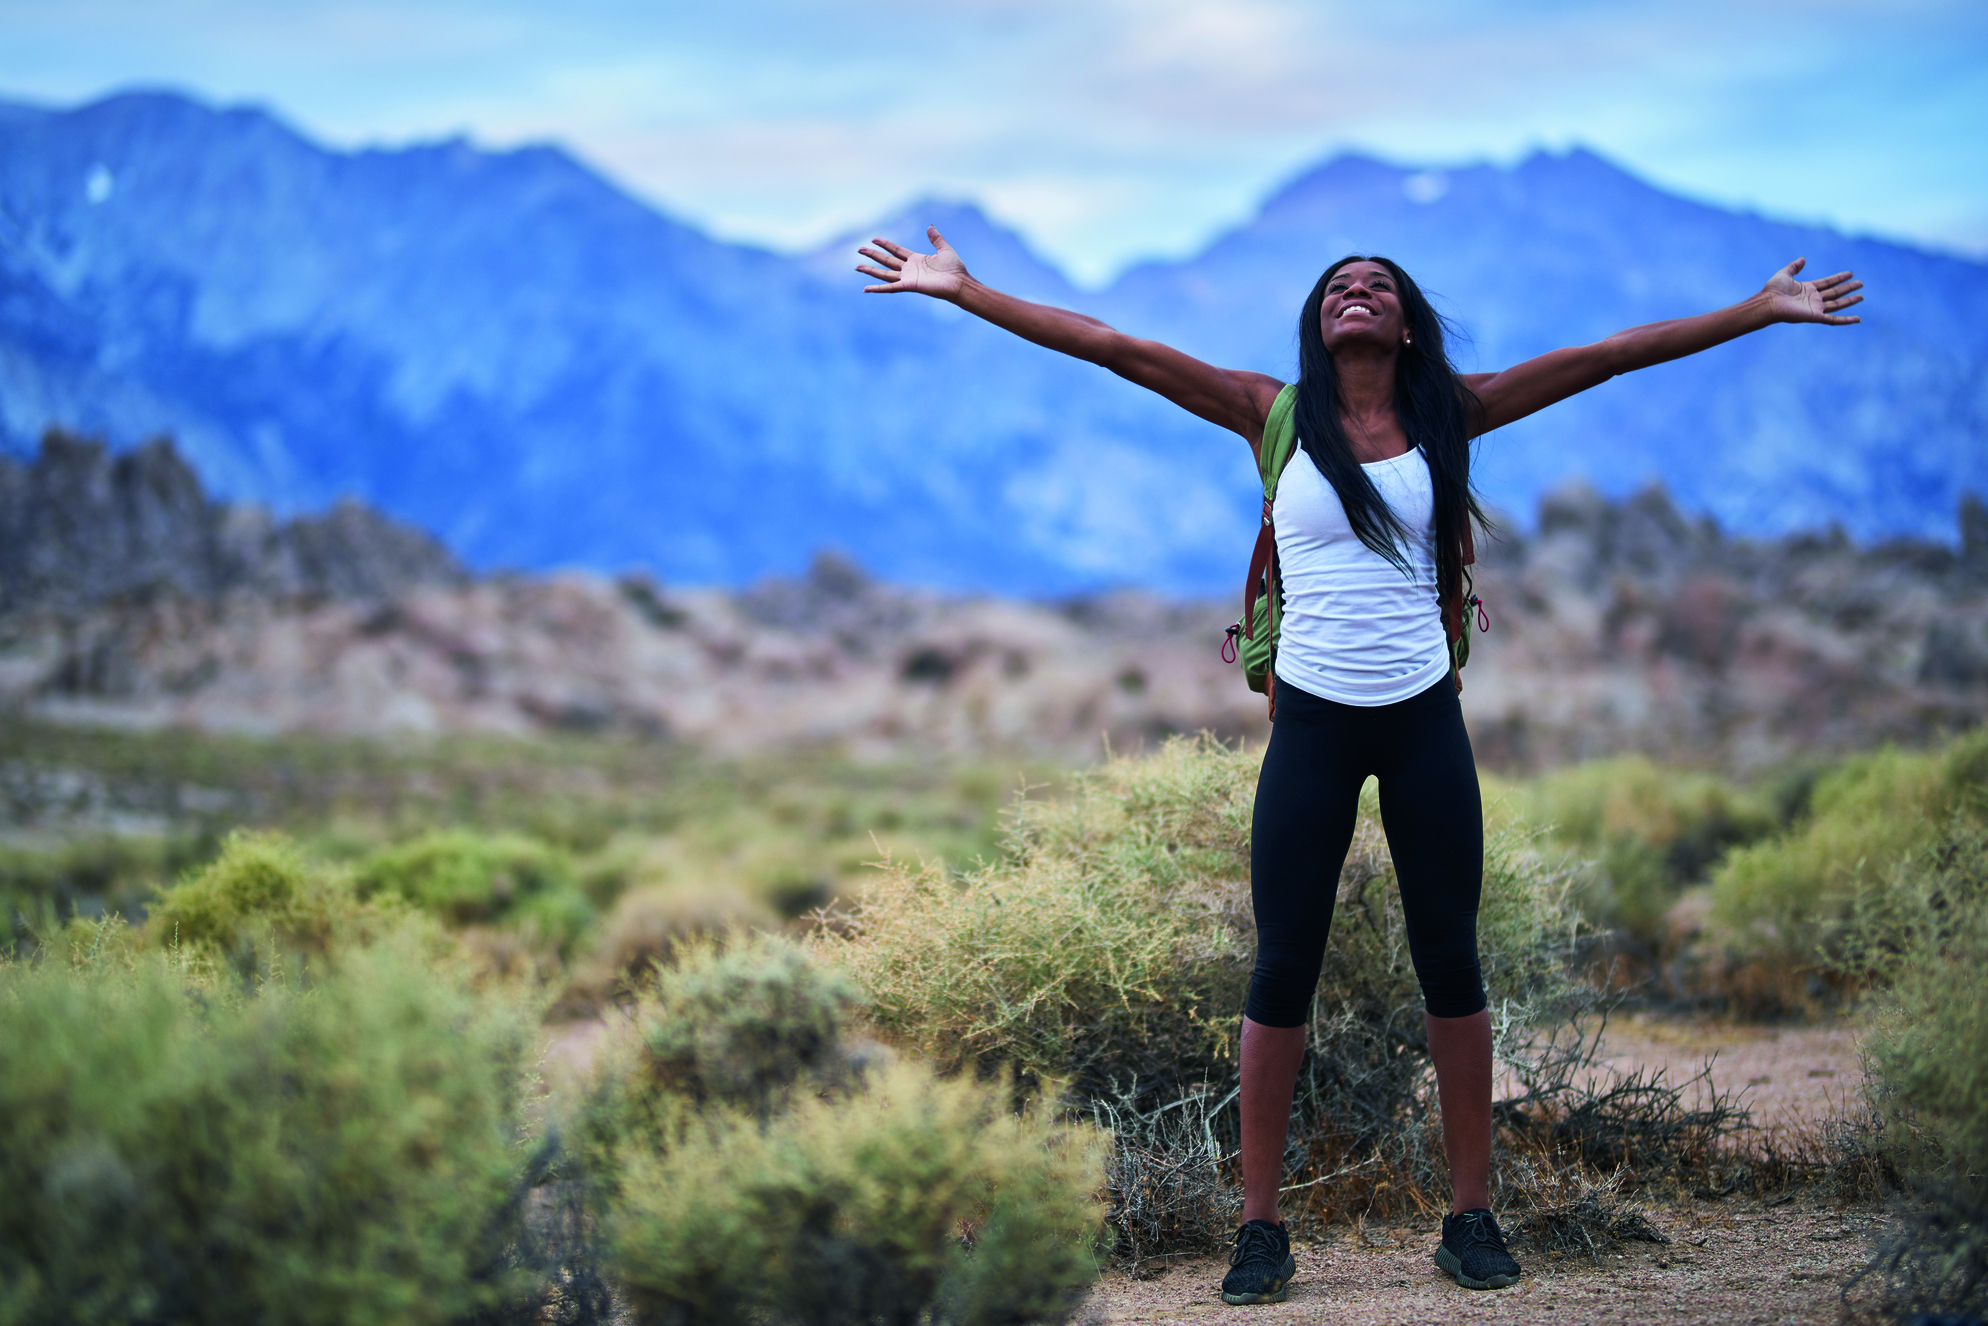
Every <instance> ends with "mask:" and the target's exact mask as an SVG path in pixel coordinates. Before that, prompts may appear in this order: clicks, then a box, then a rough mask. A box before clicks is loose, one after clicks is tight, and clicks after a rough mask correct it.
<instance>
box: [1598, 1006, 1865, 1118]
mask: <svg viewBox="0 0 1988 1326" xmlns="http://www.w3.org/2000/svg"><path fill="white" fill-rule="evenodd" d="M1602 1045H1603V1052H1604V1058H1605V1061H1606V1062H1607V1064H1608V1065H1609V1067H1611V1068H1615V1069H1618V1070H1622V1071H1627V1070H1629V1069H1633V1068H1635V1067H1637V1066H1638V1065H1645V1066H1660V1067H1662V1068H1663V1069H1664V1070H1665V1074H1666V1076H1667V1077H1668V1078H1669V1080H1670V1081H1672V1082H1683V1081H1686V1080H1688V1079H1690V1078H1692V1077H1695V1076H1696V1075H1697V1074H1698V1072H1699V1070H1700V1069H1701V1068H1703V1067H1705V1065H1706V1063H1707V1061H1708V1060H1709V1061H1710V1063H1711V1080H1712V1083H1713V1085H1715V1086H1716V1087H1718V1088H1719V1089H1720V1090H1722V1091H1734V1092H1739V1093H1742V1094H1741V1095H1740V1102H1741V1104H1742V1105H1744V1106H1745V1108H1746V1109H1747V1110H1748V1111H1750V1112H1751V1113H1752V1115H1753V1124H1754V1126H1755V1127H1756V1128H1759V1129H1760V1130H1762V1131H1763V1132H1766V1133H1769V1134H1772V1135H1774V1136H1777V1137H1788V1136H1792V1135H1794V1134H1797V1133H1801V1132H1805V1131H1809V1130H1811V1129H1813V1128H1814V1127H1815V1126H1816V1125H1817V1124H1818V1123H1820V1122H1822V1121H1824V1120H1826V1119H1832V1118H1841V1117H1843V1115H1844V1114H1845V1113H1846V1111H1849V1110H1851V1109H1853V1108H1854V1107H1855V1105H1856V1103H1857V1102H1858V1100H1859V1099H1860V1098H1861V1096H1862V1093H1863V1086H1864V1067H1863V1063H1862V1062H1861V1061H1860V1060H1859V1058H1858V1055H1857V1032H1856V1030H1855V1029H1854V1028H1852V1027H1843V1026H1833V1027H1767V1026H1727V1025H1722V1024H1718V1023H1704V1022H1679V1021H1672V1020H1665V1019H1659V1018H1651V1017H1634V1018H1628V1019H1622V1020H1618V1021H1616V1022H1613V1023H1611V1024H1610V1025H1609V1028H1608V1033H1607V1036H1606V1038H1605V1039H1604V1040H1603V1042H1602Z"/></svg>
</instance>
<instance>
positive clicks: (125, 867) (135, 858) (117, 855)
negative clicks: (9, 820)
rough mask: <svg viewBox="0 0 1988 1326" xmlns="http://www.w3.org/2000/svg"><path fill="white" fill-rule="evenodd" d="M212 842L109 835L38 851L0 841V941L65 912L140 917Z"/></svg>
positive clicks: (61, 918) (54, 922)
mask: <svg viewBox="0 0 1988 1326" xmlns="http://www.w3.org/2000/svg"><path fill="white" fill-rule="evenodd" d="M216 847H217V844H216V843H215V842H214V841H213V840H212V839H208V838H203V837H198V836H180V837H137V836H129V835H115V834H104V835H99V836H95V837H88V838H79V839H76V840H74V841H71V842H66V843H61V844H58V845H54V846H50V847H46V848H33V847H19V846H11V845H0V944H5V943H6V942H8V941H9V940H10V939H12V940H15V941H18V940H21V939H24V938H26V937H27V936H28V934H29V932H30V931H33V930H46V929H49V928H51V927H55V926H60V925H62V924H64V923H66V922H67V921H68V920H70V919H71V918H72V917H78V916H81V917H85V918H88V917H95V916H104V915H109V914H116V915H121V916H127V917H131V916H141V915H143V914H144V911H145V908H146V906H147V904H148V903H149V902H150V901H151V898H152V895H153V894H154V893H156V892H157V891H158V890H159V889H160V888H162V887H164V886H165V885H167V884H169V883H171V882H172V880H173V879H174V878H175V877H176V876H177V875H179V874H180V873H182V872H183V871H185V870H188V869H190V868H192V867H194V866H197V865H199V864H201V863H203V862H205V861H207V860H208V859H210V858H211V857H212V856H213V855H214V852H215V849H216Z"/></svg>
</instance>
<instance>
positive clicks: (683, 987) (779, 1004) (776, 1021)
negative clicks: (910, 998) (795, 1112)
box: [635, 937, 858, 1117]
mask: <svg viewBox="0 0 1988 1326" xmlns="http://www.w3.org/2000/svg"><path fill="white" fill-rule="evenodd" d="M857 998H858V991H857V989H856V986H855V985H854V983H852V982H851V981H850V980H849V978H848V977H847V976H845V975H843V974H842V973H841V972H839V971H836V970H834V969H832V968H829V967H825V966H823V965H821V964H820V963H817V962H814V961H812V960H811V959H809V957H808V956H807V954H806V953H804V952H802V951H801V950H800V949H798V948H796V947H794V946H793V945H791V944H787V943H785V942H783V941H781V940H778V939H772V938H764V937H762V938H758V939H755V940H751V941H748V942H743V943H737V944H732V945H728V946H721V945H720V944H718V943H715V942H713V941H710V940H706V941H703V942H700V943H697V944H695V945H693V946H692V947H690V948H689V949H688V951H686V952H684V953H682V954H681V955H679V957H678V960H677V961H676V962H675V963H673V964H672V965H671V966H668V967H665V968H661V969H659V970H658V971H657V972H656V974H655V977H654V979H653V981H652V982H651V983H650V985H649V988H648V990H647V992H646V993H645V996H644V998H643V999H642V1001H641V1003H640V1004H639V1005H638V1006H637V1008H636V1011H635V1025H636V1028H637V1032H638V1036H639V1039H640V1043H641V1064H642V1074H643V1076H644V1078H645V1079H646V1083H645V1084H646V1085H647V1086H648V1087H649V1088H650V1089H652V1090H658V1091H664V1092H669V1093H671V1094H674V1095H678V1096H682V1097H685V1098H686V1099H688V1100H689V1101H690V1102H691V1103H692V1104H693V1105H695V1106H697V1107H699V1108H702V1107H704V1106H707V1105H712V1104H722V1105H727V1106H731V1107H734V1108H739V1109H744V1110H747V1111H749V1112H751V1113H753V1114H755V1115H757V1116H760V1117H765V1116H766V1115H768V1114H771V1113H773V1112H774V1111H775V1110H777V1109H779V1108H781V1107H782V1106H784V1105H785V1103H786V1097H787V1095H788V1093H789V1092H790V1090H791V1089H792V1088H793V1087H794V1086H795V1085H796V1084H797V1083H800V1082H803V1081H806V1082H808V1083H810V1084H811V1085H814V1086H824V1085H832V1084H834V1083H835V1082H837V1081H839V1080H841V1079H842V1078H843V1077H844V1076H845V1075H846V1074H845V1063H844V1059H843V1047H842V1031H843V1025H844V1023H845V1022H846V1021H847V1020H848V1015H849V1011H850V1009H851V1008H852V1007H853V1006H854V1005H855V1004H856V1002H857Z"/></svg>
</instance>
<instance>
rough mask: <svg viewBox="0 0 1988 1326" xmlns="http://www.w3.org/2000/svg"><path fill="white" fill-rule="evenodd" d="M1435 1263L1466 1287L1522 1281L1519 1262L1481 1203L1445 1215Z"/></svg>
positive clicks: (1485, 1286)
mask: <svg viewBox="0 0 1988 1326" xmlns="http://www.w3.org/2000/svg"><path fill="white" fill-rule="evenodd" d="M1436 1266H1437V1268H1438V1269H1440V1270H1441V1271H1442V1272H1443V1274H1445V1275H1449V1276H1454V1277H1455V1278H1456V1282H1457V1283H1458V1284H1460V1285H1462V1286H1463V1287H1464V1288H1465V1289H1503V1288H1504V1287H1505V1286H1506V1285H1515V1284H1517V1283H1518V1282H1519V1264H1518V1263H1517V1262H1515V1261H1513V1260H1512V1254H1511V1253H1510V1252H1509V1251H1508V1250H1507V1249H1506V1247H1505V1235H1504V1233H1503V1232H1502V1231H1501V1230H1499V1228H1498V1222H1497V1221H1496V1220H1493V1219H1492V1218H1491V1213H1490V1212H1489V1211H1487V1210H1485V1209H1484V1208H1483V1207H1481V1206H1480V1207H1478V1208H1477V1209H1476V1210H1475V1211H1465V1212H1464V1213H1463V1214H1462V1215H1450V1216H1444V1217H1443V1241H1442V1242H1441V1243H1439V1244H1437V1245H1436Z"/></svg>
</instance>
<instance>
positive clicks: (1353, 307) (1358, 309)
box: [1339, 304, 1380, 318]
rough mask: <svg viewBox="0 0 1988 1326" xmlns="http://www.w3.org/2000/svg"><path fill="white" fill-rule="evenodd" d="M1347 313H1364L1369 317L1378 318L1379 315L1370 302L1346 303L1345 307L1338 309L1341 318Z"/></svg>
mask: <svg viewBox="0 0 1988 1326" xmlns="http://www.w3.org/2000/svg"><path fill="white" fill-rule="evenodd" d="M1348 313H1364V314H1366V315H1367V316H1368V317H1370V318H1378V317H1379V316H1380V313H1379V311H1378V310H1376V309H1375V308H1374V306H1373V305H1371V304H1348V305H1347V306H1346V307H1345V308H1343V309H1340V310H1339V316H1340V317H1342V318H1343V317H1345V316H1346V315H1347V314H1348Z"/></svg>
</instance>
